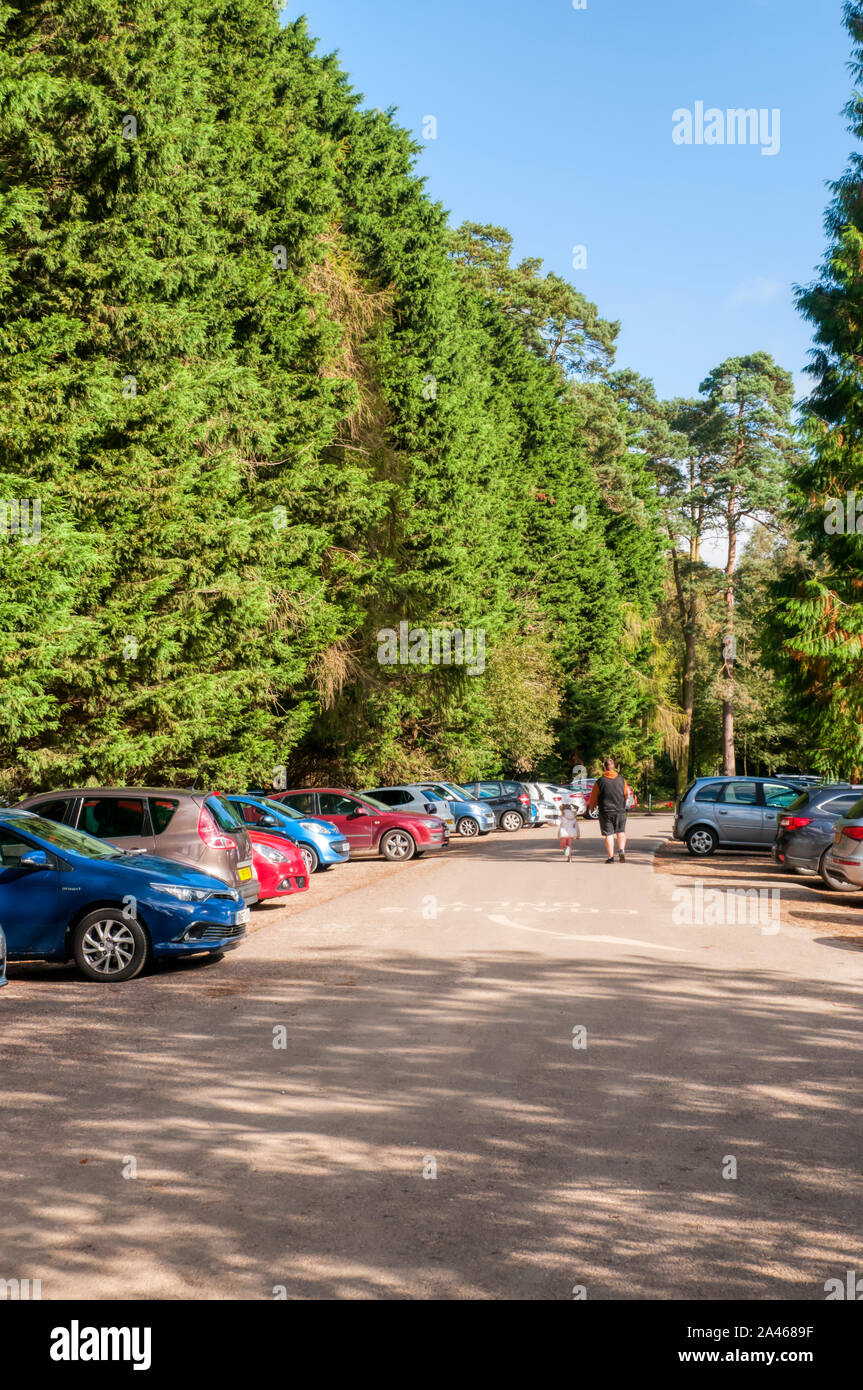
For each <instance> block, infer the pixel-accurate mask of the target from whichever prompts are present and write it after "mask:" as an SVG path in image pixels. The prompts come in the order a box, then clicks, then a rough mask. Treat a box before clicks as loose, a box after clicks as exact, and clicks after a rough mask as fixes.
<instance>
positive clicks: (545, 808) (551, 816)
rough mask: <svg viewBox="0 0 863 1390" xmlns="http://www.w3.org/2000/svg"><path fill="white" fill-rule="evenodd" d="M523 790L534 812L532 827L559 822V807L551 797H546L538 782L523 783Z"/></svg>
mask: <svg viewBox="0 0 863 1390" xmlns="http://www.w3.org/2000/svg"><path fill="white" fill-rule="evenodd" d="M524 787H525V790H526V792H527V794H528V796H529V797H530V804H531V806H532V807H533V808H534V809H535V810H536V818H535V820H534V822H533V823H534V825H557V822H558V821H559V820H560V806H559V805H558V804H557V802H555V801H554V800H553V798H552V797H549V796H546V794H545V792H544V791H543V790H542V789H541V787H540V786H539V783H538V782H525V784H524Z"/></svg>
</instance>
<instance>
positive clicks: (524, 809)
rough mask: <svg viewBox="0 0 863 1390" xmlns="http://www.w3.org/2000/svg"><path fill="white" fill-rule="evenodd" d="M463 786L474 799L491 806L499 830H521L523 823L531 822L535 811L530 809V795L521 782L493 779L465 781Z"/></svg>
mask: <svg viewBox="0 0 863 1390" xmlns="http://www.w3.org/2000/svg"><path fill="white" fill-rule="evenodd" d="M464 786H465V790H466V791H467V792H468V793H469V794H470V796H471V797H472V798H473V799H474V800H475V801H479V802H480V803H483V804H486V803H487V804H488V805H489V806H490V807H491V809H492V810H493V811H494V815H495V820H496V821H497V823H498V825H499V827H500V828H501V830H509V831H512V830H521V828H522V826H523V825H530V824H531V823H532V822H533V820H534V817H535V812H534V811H532V810H531V805H530V796H529V795H528V791H527V788H526V787H525V785H524V783H523V782H515V781H509V780H506V781H500V780H498V779H493V780H488V781H484V782H465V784H464Z"/></svg>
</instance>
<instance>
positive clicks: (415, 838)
mask: <svg viewBox="0 0 863 1390" xmlns="http://www.w3.org/2000/svg"><path fill="white" fill-rule="evenodd" d="M269 795H270V797H271V799H272V800H273V801H285V802H287V804H288V805H289V806H293V808H294V810H295V811H299V812H300V813H301V814H302V815H304V816H316V817H318V819H319V820H328V821H330V822H331V823H332V824H333V825H334V826H336V828H337V829H338V830H340V831H341V832H342V834H343V835H344V837H345V839H346V840H348V841H349V842H350V846H351V856H352V857H353V855H354V852H355V851H356V850H377V851H378V853H379V854H382V855H383V857H384V859H392V860H396V861H403V860H408V859H413V858H414V856H415V855H420V854H425V852H426V851H427V850H430V849H442V848H443V846H444V845H447V844H449V831H448V829H447V827H446V826H445V825H444V823H443V821H442V820H439V819H438V817H437V816H423V815H420V814H419V813H418V812H414V811H394V810H393V809H392V807H391V806H385V805H384V804H383V802H382V801H376V800H375V798H374V797H373V796H365V795H363V796H360V795H358V794H357V793H356V792H352V791H348V790H347V789H346V788H344V787H302V788H299V787H298V788H296V789H294V790H289V791H284V792H270V793H269Z"/></svg>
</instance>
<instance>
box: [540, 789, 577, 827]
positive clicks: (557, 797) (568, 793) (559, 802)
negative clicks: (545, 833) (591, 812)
mask: <svg viewBox="0 0 863 1390" xmlns="http://www.w3.org/2000/svg"><path fill="white" fill-rule="evenodd" d="M537 786H538V787H539V790H540V791H541V792H542V795H543V796H544V797H545V799H546V801H550V802H551V803H552V804H553V806H554V808H555V816H554V819H555V821H558V820H560V813H561V810H562V809H563V807H564V806H574V807H575V814H576V815H577V816H583V815H584V813H585V811H586V810H587V797H585V796H582V794H581V793H580V792H577V791H573V790H572V789H571V788H570V787H559V786H558V785H557V784H556V783H555V782H537Z"/></svg>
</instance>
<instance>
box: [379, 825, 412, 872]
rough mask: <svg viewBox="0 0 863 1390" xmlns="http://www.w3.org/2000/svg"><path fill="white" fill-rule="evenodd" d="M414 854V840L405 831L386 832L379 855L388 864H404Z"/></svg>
mask: <svg viewBox="0 0 863 1390" xmlns="http://www.w3.org/2000/svg"><path fill="white" fill-rule="evenodd" d="M416 852H417V846H416V840H415V839H414V838H413V836H412V835H409V834H408V832H407V831H406V830H388V831H387V833H386V835H384V837H383V839H382V840H381V854H382V855H383V857H384V859H389V861H390V863H393V864H406V863H407V861H408V860H409V859H413V857H414V855H415V854H416Z"/></svg>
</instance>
